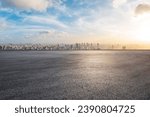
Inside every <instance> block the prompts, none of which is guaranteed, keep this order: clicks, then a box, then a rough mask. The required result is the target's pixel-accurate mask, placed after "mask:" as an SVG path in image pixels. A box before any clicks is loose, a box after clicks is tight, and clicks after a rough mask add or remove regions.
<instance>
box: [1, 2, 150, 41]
mask: <svg viewBox="0 0 150 117" xmlns="http://www.w3.org/2000/svg"><path fill="white" fill-rule="evenodd" d="M76 42H80V43H82V42H92V43H111V44H112V43H113V44H116V43H123V44H125V43H127V44H128V43H129V44H130V43H133V44H134V43H145V44H150V0H0V43H44V44H47V43H76Z"/></svg>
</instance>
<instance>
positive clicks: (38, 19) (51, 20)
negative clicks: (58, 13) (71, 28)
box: [24, 15, 67, 28]
mask: <svg viewBox="0 0 150 117" xmlns="http://www.w3.org/2000/svg"><path fill="white" fill-rule="evenodd" d="M24 22H30V23H33V24H34V23H37V24H39V25H41V24H42V25H49V26H50V25H53V26H56V27H58V28H67V26H66V25H65V24H64V23H62V22H60V21H59V20H58V19H57V18H56V17H54V16H44V17H43V16H34V15H32V16H26V17H25V19H24Z"/></svg>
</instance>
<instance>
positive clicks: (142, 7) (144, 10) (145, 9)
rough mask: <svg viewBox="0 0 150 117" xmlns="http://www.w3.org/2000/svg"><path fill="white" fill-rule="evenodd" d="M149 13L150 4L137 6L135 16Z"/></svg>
mask: <svg viewBox="0 0 150 117" xmlns="http://www.w3.org/2000/svg"><path fill="white" fill-rule="evenodd" d="M148 12H149V13H150V4H139V5H138V6H137V7H136V9H135V14H137V15H139V14H143V13H148Z"/></svg>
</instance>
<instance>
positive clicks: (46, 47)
mask: <svg viewBox="0 0 150 117" xmlns="http://www.w3.org/2000/svg"><path fill="white" fill-rule="evenodd" d="M101 49H126V46H121V45H104V44H100V43H75V44H1V45H0V50H22V51H28V50H35V51H36V50H37V51H57V50H60V51H61V50H101Z"/></svg>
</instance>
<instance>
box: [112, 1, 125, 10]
mask: <svg viewBox="0 0 150 117" xmlns="http://www.w3.org/2000/svg"><path fill="white" fill-rule="evenodd" d="M126 2H127V0H113V7H114V8H118V7H119V6H121V5H123V4H125V3H126Z"/></svg>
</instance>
